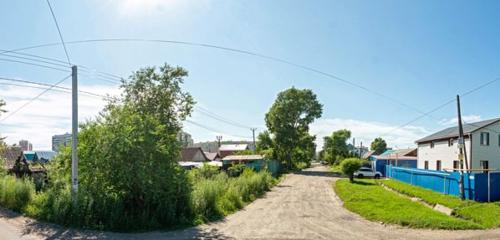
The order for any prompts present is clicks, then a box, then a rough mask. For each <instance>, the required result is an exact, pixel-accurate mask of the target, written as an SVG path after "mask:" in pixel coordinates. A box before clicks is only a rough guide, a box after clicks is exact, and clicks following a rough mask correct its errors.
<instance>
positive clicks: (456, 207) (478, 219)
mask: <svg viewBox="0 0 500 240" xmlns="http://www.w3.org/2000/svg"><path fill="white" fill-rule="evenodd" d="M381 183H383V184H384V185H385V186H387V187H389V188H391V189H393V190H395V191H397V192H400V193H402V194H405V195H408V196H411V197H417V198H420V199H422V201H424V202H426V203H429V204H431V205H435V204H441V205H443V206H446V207H449V208H452V209H453V214H454V215H455V216H458V217H461V218H464V219H469V220H472V221H474V222H475V223H478V224H481V225H482V226H484V227H486V228H496V227H500V202H497V203H478V202H474V201H462V200H460V199H459V198H458V197H455V196H450V195H444V194H441V193H438V192H434V191H432V190H428V189H424V188H421V187H416V186H412V185H409V184H406V183H403V182H400V181H396V180H385V181H381Z"/></svg>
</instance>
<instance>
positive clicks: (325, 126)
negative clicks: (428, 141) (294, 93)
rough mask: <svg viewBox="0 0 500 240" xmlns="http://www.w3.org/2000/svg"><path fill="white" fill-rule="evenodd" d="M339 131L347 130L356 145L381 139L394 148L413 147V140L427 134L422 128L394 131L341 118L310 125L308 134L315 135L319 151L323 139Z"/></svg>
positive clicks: (368, 122) (412, 127)
mask: <svg viewBox="0 0 500 240" xmlns="http://www.w3.org/2000/svg"><path fill="white" fill-rule="evenodd" d="M340 129H349V130H350V131H351V136H352V137H354V138H356V145H359V144H360V142H363V145H364V146H369V145H370V143H371V142H372V141H373V139H375V138H377V137H382V138H383V139H385V141H386V142H387V145H388V146H389V147H394V148H407V147H415V140H418V139H419V138H422V137H424V136H426V135H428V134H429V131H427V130H426V129H425V128H423V127H417V126H406V127H403V128H399V129H396V130H395V129H394V126H392V125H389V124H385V123H380V122H370V121H361V120H354V119H341V118H334V119H319V120H317V121H316V122H314V123H313V124H311V127H310V133H311V134H315V135H316V144H317V147H318V149H321V148H322V146H323V137H325V136H330V135H331V134H332V132H334V131H336V130H340Z"/></svg>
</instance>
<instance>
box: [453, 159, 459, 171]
mask: <svg viewBox="0 0 500 240" xmlns="http://www.w3.org/2000/svg"><path fill="white" fill-rule="evenodd" d="M459 168H460V161H458V160H455V161H453V171H454V172H456V171H457V169H459Z"/></svg>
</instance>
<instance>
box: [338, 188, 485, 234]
mask: <svg viewBox="0 0 500 240" xmlns="http://www.w3.org/2000/svg"><path fill="white" fill-rule="evenodd" d="M335 191H336V193H337V195H338V196H339V197H340V198H341V199H342V201H344V206H345V207H346V208H347V209H349V210H350V211H353V212H355V213H357V214H359V215H361V216H363V217H364V218H366V219H368V220H372V221H381V222H384V223H389V224H399V225H402V226H408V227H411V228H430V229H481V228H483V227H482V226H481V225H479V224H476V223H473V222H470V221H466V220H462V219H457V218H453V217H450V216H447V215H445V214H443V213H439V212H436V211H434V210H432V209H430V208H428V207H426V206H424V205H422V204H420V203H417V202H413V201H411V200H410V199H408V198H405V197H402V196H399V195H397V194H396V193H393V192H390V191H387V190H386V189H384V188H383V187H381V186H380V185H378V184H376V183H375V181H374V180H362V181H361V180H358V181H356V182H354V183H350V182H349V180H347V179H341V180H338V181H337V182H336V184H335Z"/></svg>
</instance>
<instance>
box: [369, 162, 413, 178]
mask: <svg viewBox="0 0 500 240" xmlns="http://www.w3.org/2000/svg"><path fill="white" fill-rule="evenodd" d="M389 162H390V161H389V160H384V159H377V160H376V161H375V170H376V171H379V172H380V173H382V175H383V176H386V174H385V173H386V171H385V170H386V167H385V166H387V165H389ZM393 164H395V161H393ZM397 167H405V168H416V167H417V161H415V160H398V161H397Z"/></svg>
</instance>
